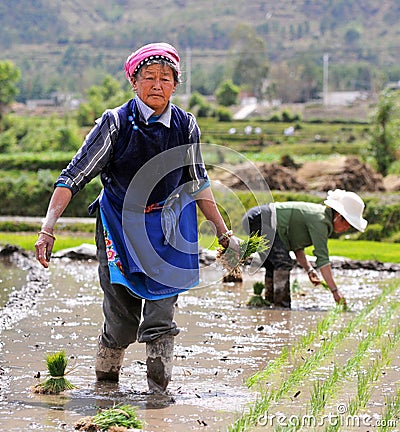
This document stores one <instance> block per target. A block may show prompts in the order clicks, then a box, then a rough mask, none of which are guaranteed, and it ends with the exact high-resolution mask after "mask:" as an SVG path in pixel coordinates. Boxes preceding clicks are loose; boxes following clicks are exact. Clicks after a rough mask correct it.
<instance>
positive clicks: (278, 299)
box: [274, 270, 291, 309]
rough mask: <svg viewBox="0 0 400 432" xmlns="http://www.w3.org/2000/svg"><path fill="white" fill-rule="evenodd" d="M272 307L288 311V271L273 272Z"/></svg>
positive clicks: (289, 303) (289, 302)
mask: <svg viewBox="0 0 400 432" xmlns="http://www.w3.org/2000/svg"><path fill="white" fill-rule="evenodd" d="M274 305H275V306H277V307H283V308H288V309H290V306H291V299H290V270H275V271H274Z"/></svg>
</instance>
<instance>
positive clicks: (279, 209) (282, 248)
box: [242, 189, 367, 308]
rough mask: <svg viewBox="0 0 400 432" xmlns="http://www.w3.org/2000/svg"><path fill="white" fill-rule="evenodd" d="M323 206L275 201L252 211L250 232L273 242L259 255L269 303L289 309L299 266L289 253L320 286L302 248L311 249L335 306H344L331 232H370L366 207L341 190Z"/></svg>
mask: <svg viewBox="0 0 400 432" xmlns="http://www.w3.org/2000/svg"><path fill="white" fill-rule="evenodd" d="M324 204H325V205H323V204H314V203H309V202H297V201H289V202H276V203H271V204H265V205H261V206H257V207H253V208H251V209H250V210H249V211H248V212H247V213H246V214H245V216H244V217H243V219H242V224H243V228H244V230H245V231H246V232H247V233H259V234H261V235H264V236H265V237H266V238H267V239H268V240H269V244H270V248H269V249H268V250H267V251H266V252H265V253H264V254H260V255H261V259H262V260H263V267H265V299H266V300H267V301H268V302H269V303H270V304H274V305H275V306H277V307H283V308H290V307H291V296H290V271H291V270H292V268H293V267H294V264H295V262H296V261H295V260H292V258H291V257H290V254H289V252H290V251H293V252H294V254H295V256H296V260H297V262H298V263H299V265H300V266H301V267H303V269H304V270H305V271H306V272H307V274H308V277H309V279H310V281H311V283H313V284H314V285H318V284H320V283H321V280H320V278H319V276H318V273H317V271H316V270H315V269H314V267H313V266H312V265H311V263H310V262H309V260H308V259H307V257H306V254H305V252H304V248H306V247H308V246H312V245H313V246H314V251H313V253H314V255H315V256H316V258H317V259H316V267H317V269H319V271H320V272H321V274H322V277H323V278H324V280H325V282H326V284H327V285H328V287H329V289H330V291H331V293H332V295H333V298H334V299H335V301H336V303H343V304H345V302H346V301H345V298H344V296H343V294H342V292H341V291H340V290H339V289H338V287H337V285H336V283H335V280H334V278H333V275H332V267H331V264H330V261H329V252H328V238H329V237H330V235H331V234H332V233H333V232H335V233H344V232H346V231H347V230H349V229H350V228H351V227H353V228H355V229H357V230H358V231H361V232H363V231H364V230H365V228H366V227H367V221H366V220H365V219H364V218H363V216H362V215H363V212H364V207H365V205H364V202H363V200H362V199H361V198H360V197H359V196H358V195H357V194H356V193H354V192H349V191H345V190H341V189H336V190H334V191H329V192H328V196H327V198H326V200H325V201H324Z"/></svg>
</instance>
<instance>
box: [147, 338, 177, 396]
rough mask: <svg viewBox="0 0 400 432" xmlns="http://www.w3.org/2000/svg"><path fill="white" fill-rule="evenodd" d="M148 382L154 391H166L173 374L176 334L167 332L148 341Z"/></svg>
mask: <svg viewBox="0 0 400 432" xmlns="http://www.w3.org/2000/svg"><path fill="white" fill-rule="evenodd" d="M146 356H147V360H146V365H147V384H148V386H149V390H150V391H151V392H154V393H164V392H165V390H166V388H167V386H168V384H169V382H170V381H171V375H172V361H173V357H174V336H172V335H169V334H166V335H162V336H160V337H159V338H157V339H155V340H153V341H151V342H146Z"/></svg>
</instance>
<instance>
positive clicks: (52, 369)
mask: <svg viewBox="0 0 400 432" xmlns="http://www.w3.org/2000/svg"><path fill="white" fill-rule="evenodd" d="M46 364H47V370H48V372H49V375H50V378H48V379H47V380H46V381H43V382H41V383H39V384H36V385H35V386H34V387H33V388H32V390H33V392H34V393H42V394H60V393H61V392H63V391H64V390H72V389H73V388H75V386H74V385H73V384H71V383H70V382H69V381H68V380H67V378H66V377H65V376H66V375H67V373H68V372H67V373H66V372H65V369H66V367H67V364H68V360H67V356H66V354H65V351H59V352H56V353H53V354H47V356H46Z"/></svg>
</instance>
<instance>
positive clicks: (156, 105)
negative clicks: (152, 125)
mask: <svg viewBox="0 0 400 432" xmlns="http://www.w3.org/2000/svg"><path fill="white" fill-rule="evenodd" d="M132 86H133V89H134V91H135V92H136V93H137V95H138V96H139V97H140V99H141V100H142V101H143V102H144V103H145V104H146V105H147V106H149V107H150V108H152V109H153V110H154V114H155V115H160V114H162V113H163V112H164V111H165V109H166V108H167V106H168V102H169V100H170V98H171V96H172V94H173V92H174V91H175V88H176V83H175V80H174V73H173V71H172V69H171V68H170V67H169V66H166V65H165V66H163V65H161V64H157V63H156V64H152V65H149V66H143V67H142V69H141V70H140V71H139V74H138V75H137V77H136V78H135V77H133V78H132Z"/></svg>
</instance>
